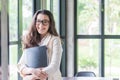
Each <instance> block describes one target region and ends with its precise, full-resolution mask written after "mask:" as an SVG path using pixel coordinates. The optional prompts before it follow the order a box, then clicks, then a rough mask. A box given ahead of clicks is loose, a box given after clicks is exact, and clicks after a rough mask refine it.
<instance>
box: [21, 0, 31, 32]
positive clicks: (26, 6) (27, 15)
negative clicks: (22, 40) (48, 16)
mask: <svg viewBox="0 0 120 80" xmlns="http://www.w3.org/2000/svg"><path fill="white" fill-rule="evenodd" d="M22 2H23V6H22V8H23V9H22V10H23V14H22V15H23V20H22V21H23V34H24V33H25V32H26V30H27V28H28V27H29V26H30V24H31V20H32V16H33V0H25V1H22Z"/></svg>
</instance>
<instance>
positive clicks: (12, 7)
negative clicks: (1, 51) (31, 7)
mask: <svg viewBox="0 0 120 80" xmlns="http://www.w3.org/2000/svg"><path fill="white" fill-rule="evenodd" d="M17 3H18V1H17V0H9V39H10V41H16V40H18V36H17V35H18V15H17V14H18V13H17V9H18V5H17Z"/></svg>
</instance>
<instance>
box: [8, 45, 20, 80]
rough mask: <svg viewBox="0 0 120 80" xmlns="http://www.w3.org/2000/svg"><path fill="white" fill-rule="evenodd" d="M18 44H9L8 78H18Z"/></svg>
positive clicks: (16, 79)
mask: <svg viewBox="0 0 120 80" xmlns="http://www.w3.org/2000/svg"><path fill="white" fill-rule="evenodd" d="M17 53H18V46H17V45H10V47H9V70H10V80H18V75H17V68H16V64H17V60H18V58H17V57H18V56H17Z"/></svg>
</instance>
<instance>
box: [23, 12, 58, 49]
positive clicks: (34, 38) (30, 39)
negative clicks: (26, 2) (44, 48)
mask: <svg viewBox="0 0 120 80" xmlns="http://www.w3.org/2000/svg"><path fill="white" fill-rule="evenodd" d="M38 14H44V15H47V16H48V17H49V20H50V24H49V29H48V32H49V33H50V34H52V35H54V36H58V33H57V31H56V29H55V20H54V17H53V14H52V13H51V12H50V11H48V10H38V11H36V13H35V14H34V16H33V19H32V23H31V25H30V27H29V28H30V29H29V31H28V34H26V35H25V36H23V37H22V44H23V49H25V48H29V47H33V46H37V45H38V43H39V42H40V41H41V38H40V34H39V33H38V31H37V29H36V27H35V24H36V19H37V15H38Z"/></svg>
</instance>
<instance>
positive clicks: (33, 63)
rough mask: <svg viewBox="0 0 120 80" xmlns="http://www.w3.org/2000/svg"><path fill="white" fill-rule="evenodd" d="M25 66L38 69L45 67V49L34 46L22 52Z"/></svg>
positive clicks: (44, 47)
mask: <svg viewBox="0 0 120 80" xmlns="http://www.w3.org/2000/svg"><path fill="white" fill-rule="evenodd" d="M24 54H25V63H26V66H28V67H32V68H40V67H46V66H47V47H46V46H36V47H31V48H27V49H25V50H24Z"/></svg>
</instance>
